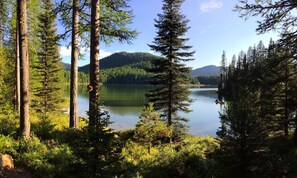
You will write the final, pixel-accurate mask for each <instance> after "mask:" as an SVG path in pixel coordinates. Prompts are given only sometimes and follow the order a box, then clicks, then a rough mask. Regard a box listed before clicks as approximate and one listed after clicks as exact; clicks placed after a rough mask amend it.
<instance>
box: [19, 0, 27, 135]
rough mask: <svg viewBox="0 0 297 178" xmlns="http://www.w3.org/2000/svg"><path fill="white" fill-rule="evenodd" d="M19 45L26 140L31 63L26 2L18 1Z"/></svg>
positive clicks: (21, 127) (22, 122)
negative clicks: (29, 59) (29, 58)
mask: <svg viewBox="0 0 297 178" xmlns="http://www.w3.org/2000/svg"><path fill="white" fill-rule="evenodd" d="M17 14H18V22H19V44H20V76H21V77H20V84H21V85H20V93H21V98H20V101H21V102H20V103H21V106H20V130H21V132H22V135H23V136H24V137H25V138H29V137H30V121H29V61H28V38H27V19H26V15H27V12H26V0H18V13H17Z"/></svg>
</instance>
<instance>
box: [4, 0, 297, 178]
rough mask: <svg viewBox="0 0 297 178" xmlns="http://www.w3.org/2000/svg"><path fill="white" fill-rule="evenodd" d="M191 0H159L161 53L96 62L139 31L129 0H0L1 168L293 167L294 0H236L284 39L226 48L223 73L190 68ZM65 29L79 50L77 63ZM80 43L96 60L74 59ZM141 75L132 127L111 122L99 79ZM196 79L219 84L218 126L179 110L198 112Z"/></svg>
mask: <svg viewBox="0 0 297 178" xmlns="http://www.w3.org/2000/svg"><path fill="white" fill-rule="evenodd" d="M183 2H184V0H163V1H162V3H163V7H162V10H161V12H160V13H159V14H156V19H155V21H154V25H155V28H156V31H155V33H156V34H155V38H154V39H152V42H148V43H149V45H148V46H149V47H150V48H151V50H153V51H154V52H156V53H158V54H160V55H161V56H160V57H156V56H153V55H151V54H148V53H133V54H129V53H125V52H122V53H115V54H113V55H111V56H109V57H107V58H105V59H102V60H100V61H99V51H100V44H102V43H104V44H111V43H113V42H120V43H128V44H130V43H131V41H132V40H133V39H134V38H136V37H137V35H138V34H139V33H138V32H137V31H136V30H135V29H131V28H129V27H130V25H131V23H132V20H133V17H134V15H133V9H131V7H130V6H129V4H128V1H126V0H86V1H80V0H61V1H53V0H42V1H39V0H30V1H26V0H19V1H14V0H1V1H0V85H1V87H0V177H156V178H159V177H161V178H163V177H164V178H166V177H194V178H196V177H197V178H199V177H203V178H204V177H206V178H207V177H222V178H225V177H231V178H233V177H234V178H245V177H246V178H249V177H292V178H293V177H296V176H297V171H296V170H297V163H296V160H297V154H296V153H297V62H296V54H297V51H296V41H297V39H296V36H297V31H296V23H295V21H296V16H295V15H296V14H295V10H296V8H297V5H296V3H295V2H294V1H292V0H282V1H280V0H276V1H265V0H259V1H257V2H255V3H253V2H250V1H244V0H239V1H238V3H237V4H236V5H235V11H237V12H238V13H239V15H240V16H241V17H243V18H246V19H247V18H249V17H250V16H261V17H262V18H263V19H262V21H258V23H259V24H258V28H257V29H256V30H257V31H258V32H259V33H266V32H268V31H271V30H276V29H277V32H279V35H280V39H279V40H275V41H274V40H272V39H271V40H270V43H269V45H268V46H265V45H264V44H263V42H261V41H260V42H259V43H258V45H255V46H254V47H249V48H248V50H247V51H245V52H244V51H241V52H240V53H239V55H238V56H236V55H234V56H233V58H232V59H231V61H229V62H228V59H227V57H226V52H225V51H224V52H223V54H222V58H221V66H220V76H218V77H216V76H212V77H211V76H210V77H205V76H204V77H198V78H191V77H190V72H191V68H190V67H188V65H187V63H188V62H189V61H192V60H193V55H194V53H195V51H194V50H193V49H192V48H193V47H192V46H191V45H189V44H188V42H189V38H186V34H187V31H188V29H189V26H188V24H189V20H188V19H187V17H186V16H185V15H184V14H183V13H182V11H181V6H182V4H183ZM7 17H9V18H7ZM57 21H59V23H60V25H59V26H58V25H57ZM58 28H63V29H64V30H65V31H63V32H61V33H62V34H60V33H59V34H58V31H59V29H58ZM62 40H66V41H67V42H68V43H69V45H70V46H71V49H72V52H71V64H70V65H69V66H67V65H64V66H63V64H62V62H61V57H60V54H59V45H60V42H61V41H62ZM82 45H85V46H88V47H89V48H90V55H89V56H90V63H89V65H87V66H84V67H80V68H78V66H77V62H78V59H79V57H80V56H81V54H80V48H81V47H82ZM127 56H129V57H127ZM218 60H219V59H218ZM63 67H64V68H63ZM65 69H66V70H65ZM131 81H132V82H131ZM144 81H145V82H149V83H150V84H151V85H153V86H154V87H152V89H151V90H150V91H149V92H148V93H147V95H146V96H147V98H148V100H149V102H148V103H147V104H146V105H145V106H143V110H142V112H141V114H140V115H139V121H138V123H137V124H136V125H135V128H134V129H130V130H121V131H119V130H113V129H111V128H110V127H109V125H110V124H111V122H110V117H111V116H110V114H109V112H108V110H105V109H104V108H103V107H102V106H101V102H100V96H101V94H100V87H101V85H102V83H117V84H119V83H120V84H122V83H125V84H127V83H130V82H131V83H134V84H143V83H144ZM199 82H200V83H209V84H210V85H211V84H214V85H216V84H218V101H220V102H221V103H222V104H223V103H224V104H223V105H224V110H223V111H222V112H221V113H220V118H218V119H220V121H221V126H220V128H218V130H217V136H216V137H211V136H192V135H190V134H189V133H188V126H187V121H188V118H186V117H181V116H180V113H181V112H183V113H188V112H191V110H190V109H189V106H190V104H191V102H193V101H192V99H191V98H190V97H189V95H190V90H189V87H190V84H191V83H199ZM65 83H66V84H69V86H68V88H69V90H70V91H69V93H70V97H69V96H65V94H64V93H63V92H64V91H63V87H62V86H63V85H65ZM78 83H85V84H87V90H86V91H84V92H85V95H87V96H88V97H89V103H88V104H89V111H88V118H80V117H79V116H78V112H77V109H78V105H77V93H78V87H77V86H78ZM67 108H69V113H68V112H66V110H67Z"/></svg>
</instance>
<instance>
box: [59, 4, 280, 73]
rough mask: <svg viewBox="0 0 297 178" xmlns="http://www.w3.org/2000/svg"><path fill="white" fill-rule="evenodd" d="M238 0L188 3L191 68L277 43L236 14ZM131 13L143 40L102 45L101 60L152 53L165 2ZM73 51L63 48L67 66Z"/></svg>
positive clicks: (185, 6)
mask: <svg viewBox="0 0 297 178" xmlns="http://www.w3.org/2000/svg"><path fill="white" fill-rule="evenodd" d="M236 2H237V1H236V0H185V2H184V4H183V6H182V12H183V14H185V15H186V16H187V18H188V19H189V20H190V22H189V24H188V25H189V26H190V27H191V28H190V30H189V31H188V33H187V35H186V36H187V37H188V38H190V40H189V41H188V43H187V44H188V45H192V46H193V50H195V51H196V53H195V55H194V59H195V60H194V61H191V62H189V63H187V64H188V66H191V67H192V68H193V69H195V68H198V67H202V66H206V65H219V64H220V60H221V55H222V52H223V50H225V51H226V53H227V59H228V60H229V61H231V58H232V56H233V55H234V54H235V55H237V54H238V53H239V52H240V51H241V50H244V51H246V50H247V49H248V47H249V46H253V45H254V44H257V43H258V42H259V41H260V40H262V41H263V42H264V44H265V45H267V44H268V41H269V40H270V38H273V39H276V38H277V35H276V34H274V33H268V34H265V35H257V32H256V31H255V29H256V27H257V23H256V21H257V20H259V19H256V18H250V19H248V20H247V21H245V20H244V19H242V18H240V17H239V13H238V12H234V11H233V9H234V6H235V3H236ZM129 3H130V6H131V9H132V10H133V12H134V15H135V18H134V19H133V24H131V25H129V27H131V28H133V29H136V30H137V31H138V32H139V36H138V37H137V38H136V39H134V40H133V44H131V45H128V44H120V43H117V42H115V43H112V44H110V45H108V46H106V45H104V44H101V48H100V56H101V58H102V57H106V56H108V55H111V54H112V53H115V52H120V51H127V52H151V53H153V51H151V49H150V48H149V47H148V45H147V44H151V43H152V41H153V39H154V37H155V35H156V33H155V31H156V29H155V27H154V19H155V18H156V17H157V13H160V12H161V8H162V1H161V0H131V1H130V2H129ZM70 54H71V53H70V49H67V48H66V47H65V46H62V47H61V55H62V58H63V62H67V63H70ZM88 57H89V55H88V50H86V55H85V58H86V59H85V60H80V61H79V66H82V65H86V64H88V62H89V58H88Z"/></svg>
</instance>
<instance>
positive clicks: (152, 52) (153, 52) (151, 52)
mask: <svg viewBox="0 0 297 178" xmlns="http://www.w3.org/2000/svg"><path fill="white" fill-rule="evenodd" d="M148 53H150V54H154V55H156V52H155V51H153V50H150V51H149V52H148Z"/></svg>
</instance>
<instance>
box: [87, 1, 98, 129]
mask: <svg viewBox="0 0 297 178" xmlns="http://www.w3.org/2000/svg"><path fill="white" fill-rule="evenodd" d="M90 37H91V38H90V41H91V47H90V84H89V86H88V87H89V126H96V125H97V124H98V123H97V119H98V118H99V42H100V0H91V36H90Z"/></svg>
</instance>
